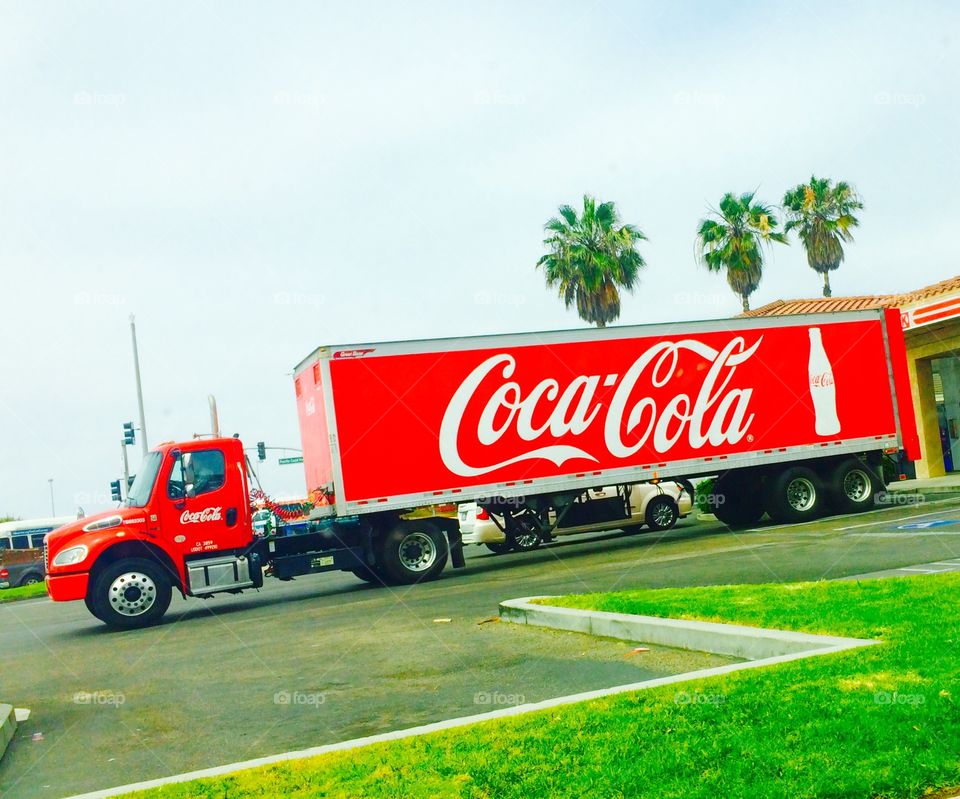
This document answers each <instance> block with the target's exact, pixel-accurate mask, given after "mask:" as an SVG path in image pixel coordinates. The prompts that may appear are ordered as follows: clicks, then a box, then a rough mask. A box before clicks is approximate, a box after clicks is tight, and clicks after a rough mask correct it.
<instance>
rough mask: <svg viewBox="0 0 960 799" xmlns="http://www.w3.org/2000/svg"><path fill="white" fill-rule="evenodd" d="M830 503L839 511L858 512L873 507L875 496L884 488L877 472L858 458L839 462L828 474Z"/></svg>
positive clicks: (827, 484) (827, 483)
mask: <svg viewBox="0 0 960 799" xmlns="http://www.w3.org/2000/svg"><path fill="white" fill-rule="evenodd" d="M826 486H827V491H828V492H829V494H830V504H831V505H832V506H833V509H834V510H835V511H836V512H837V513H857V512H859V511H864V510H869V509H870V508H871V507H873V497H874V495H875V494H876V493H877V492H878V491H882V490H883V483H881V482H880V478H878V477H877V475H876V473H875V472H874V471H873V470H872V469H871V468H870V467H869V466H867V465H866V464H864V463H863V462H862V461H860V460H859V459H857V458H847V459H846V460H843V461H841V462H840V463H838V464H837V465H836V466H835V467H834V468H833V469H832V470H831V471H830V473H829V474H828V475H827V482H826Z"/></svg>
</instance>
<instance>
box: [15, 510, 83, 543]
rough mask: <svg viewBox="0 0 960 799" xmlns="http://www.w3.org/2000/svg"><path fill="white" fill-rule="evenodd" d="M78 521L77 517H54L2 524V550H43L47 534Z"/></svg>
mask: <svg viewBox="0 0 960 799" xmlns="http://www.w3.org/2000/svg"><path fill="white" fill-rule="evenodd" d="M76 520H77V517H76V516H52V517H50V518H48V519H20V520H18V521H15V522H3V523H0V549H42V548H43V539H44V538H45V537H46V535H47V533H49V532H50V531H51V530H56V529H57V528H58V527H63V525H65V524H70V523H71V522H75V521H76Z"/></svg>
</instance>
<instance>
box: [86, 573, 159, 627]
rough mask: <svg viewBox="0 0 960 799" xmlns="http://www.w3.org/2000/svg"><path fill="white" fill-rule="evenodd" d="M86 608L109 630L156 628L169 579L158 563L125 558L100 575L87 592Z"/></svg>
mask: <svg viewBox="0 0 960 799" xmlns="http://www.w3.org/2000/svg"><path fill="white" fill-rule="evenodd" d="M89 590H90V593H89V594H88V599H89V603H88V607H89V606H90V605H92V606H93V615H94V616H96V617H97V618H98V619H100V620H101V621H102V622H103V623H104V624H106V625H108V626H110V627H117V628H119V629H123V630H131V629H136V628H138V627H148V626H149V625H151V624H156V623H157V622H158V621H160V619H161V618H162V617H163V614H164V613H166V612H167V608H168V607H169V606H170V597H171V595H172V590H171V582H170V577H169V576H168V575H167V573H166V571H165V570H164V569H163V567H162V566H160V565H159V564H158V563H156V562H154V561H150V560H146V559H144V558H126V559H124V560H118V561H117V562H116V563H111V564H110V565H109V566H107V567H106V568H105V569H103V571H101V572H100V573H99V574H98V575H97V577H96V579H94V581H93V585H92V587H91V588H90V589H89Z"/></svg>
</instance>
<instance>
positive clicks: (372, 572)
mask: <svg viewBox="0 0 960 799" xmlns="http://www.w3.org/2000/svg"><path fill="white" fill-rule="evenodd" d="M350 572H351V574H353V576H354V577H357V578H359V579H361V580H363V581H364V582H365V583H370V584H371V585H380V586H383V585H386V584H387V581H386V580H385V579H384V577H383V575H382V574H381V573H380V571H379V570H378V569H376V568H374V567H373V566H370V565H369V564H366V563H364V564H363V565H362V566H361V565H358V566H354V567H353V568H352V569H350Z"/></svg>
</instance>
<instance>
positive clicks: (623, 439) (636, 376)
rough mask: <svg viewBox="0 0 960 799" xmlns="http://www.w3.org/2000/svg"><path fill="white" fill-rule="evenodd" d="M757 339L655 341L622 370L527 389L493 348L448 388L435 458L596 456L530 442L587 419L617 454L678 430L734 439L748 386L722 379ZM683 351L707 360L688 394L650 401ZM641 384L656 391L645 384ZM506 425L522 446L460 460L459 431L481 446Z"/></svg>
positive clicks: (571, 433) (666, 439) (449, 463)
mask: <svg viewBox="0 0 960 799" xmlns="http://www.w3.org/2000/svg"><path fill="white" fill-rule="evenodd" d="M762 340H763V337H762V336H760V337H759V338H757V340H756V341H755V342H753V344H752V345H751V346H749V347H748V346H747V344H746V341H745V340H744V338H743V337H741V336H736V337H734V338H732V339H731V340H730V341H729V342H728V343H727V344H726V346H724V347H723V349H722V350H717V349H715V348H714V347H711V346H709V345H707V344H704V343H703V342H700V341H697V340H696V339H682V340H680V341H662V342H659V343H657V344H655V345H653V346H652V347H650V348H649V349H648V350H646V352H644V353H642V354H641V355H640V356H639V357H638V358H637V359H636V360H635V361H634V362H633V364H632V365H631V366H630V367H629V369H627V371H626V372H625V373H624V374H623V376H622V377H621V376H620V375H618V374H607V375H578V376H576V377H574V378H573V379H572V380H570V381H569V382H568V383H567V384H566V385H565V386H563V387H561V384H560V382H559V381H558V380H556V379H554V378H547V379H545V380H541V381H540V382H539V383H537V384H536V385H535V386H534V387H533V388H532V389H531V390H530V391H529V392H527V393H526V395H524V393H523V391H522V389H521V387H520V385H519V383H518V382H517V381H516V380H511V378H513V377H514V373H515V372H516V370H517V362H516V359H515V358H514V356H513V355H510V354H508V353H499V354H497V355H492V356H490V357H489V358H487V359H486V360H485V361H484V362H483V363H481V364H480V365H479V366H477V367H476V368H475V369H474V370H473V371H472V372H471V373H470V374H469V375H467V377H466V379H465V380H464V381H463V382H462V383H461V384H460V386H459V387H458V388H457V390H456V392H454V395H453V397H452V399H451V400H450V404H449V405H448V406H447V408H446V411H445V412H444V415H443V421H442V423H441V426H440V457H441V458H442V460H443V463H444V465H445V466H446V467H447V468H448V469H449V470H450V471H451V472H453V473H455V474H458V475H461V476H464V477H473V476H476V475H481V474H486V473H488V472H492V471H496V470H497V469H502V468H503V467H505V466H510V465H512V464H515V463H519V462H521V461H525V460H531V459H534V458H543V459H545V460H548V461H550V462H552V463H553V464H554V465H556V466H561V465H562V464H563V463H565V462H567V461H569V460H573V459H575V458H581V459H584V460H587V461H592V462H595V463H596V462H599V460H600V459H599V458H598V455H602V454H603V453H595V452H589V451H587V450H586V449H584V448H583V447H582V446H575V445H574V444H573V443H552V444H547V445H546V446H537V445H536V443H537V441H538V440H540V439H542V438H551V439H554V440H556V439H560V438H567V439H571V438H572V439H576V438H577V437H578V436H581V435H583V434H584V433H585V432H586V431H587V430H588V429H590V428H591V427H592V426H594V425H600V426H602V429H603V444H604V446H605V448H606V450H607V451H608V453H609V454H610V455H612V456H614V457H616V458H629V457H630V456H632V455H634V454H635V453H636V452H638V451H639V450H640V449H641V448H642V447H644V446H646V445H648V444H649V445H651V446H652V447H653V449H654V450H655V451H656V452H658V453H664V452H667V451H668V450H670V449H671V447H673V446H674V444H676V443H677V441H679V440H680V438H681V437H686V439H687V441H688V443H689V445H690V447H692V448H693V449H700V448H701V447H703V446H704V445H706V444H710V445H711V446H714V447H716V446H719V445H721V444H724V443H727V444H736V443H737V442H739V441H740V440H741V439H742V438H743V437H744V436H745V435H746V434H747V430H748V429H749V428H750V424H751V422H752V421H753V418H754V415H753V414H752V413H748V411H749V403H750V398H751V396H752V394H753V390H752V389H750V388H735V387H731V385H730V384H731V381H732V380H733V377H734V374H735V372H736V369H737V367H738V366H739V365H740V364H742V363H743V362H744V361H746V360H748V359H749V358H750V357H751V356H752V355H753V354H754V353H755V352H756V351H757V348H758V347H759V346H760V342H761V341H762ZM684 353H692V354H693V355H694V356H696V357H697V358H699V359H701V360H702V361H705V362H706V364H709V366H708V367H707V366H706V365H705V366H704V368H703V372H704V377H703V380H702V382H701V383H700V385H699V388H698V391H697V393H696V395H695V396H691V395H690V394H689V393H677V394H675V395H674V396H672V397H670V398H669V399H666V400H664V399H662V398H661V399H660V401H659V403H658V401H657V399H655V398H654V396H651V394H652V393H656V394H658V395H661V397H662V395H664V393H665V387H667V386H668V384H669V383H670V381H671V379H672V378H673V377H674V375H676V374H678V367H679V364H680V362H681V357H682V356H683V355H684ZM689 357H690V356H686V358H687V360H688V362H689ZM601 385H602V386H603V387H605V388H612V387H614V386H615V387H616V388H615V389H614V391H613V396H612V397H610V400H609V403H607V402H606V401H605V400H603V399H600V398H598V397H597V390H598V389H599V388H600V386H601ZM645 387H649V388H650V389H651V390H656V391H655V392H653V391H651V392H646V391H644V388H645ZM468 411H469V412H470V413H469V415H470V418H471V419H473V418H478V422H477V426H476V429H474V430H464V429H462V428H463V427H464V425H463V420H464V417H465V416H467V415H468ZM477 411H479V415H477ZM535 419H536V420H539V422H535V421H534V420H535ZM508 431H509V432H512V433H513V434H515V437H516V438H519V440H520V441H522V442H526V443H528V444H529V445H530V446H529V447H523V448H521V449H520V450H519V451H517V452H516V453H513V454H510V455H509V457H506V458H501V459H499V460H497V461H496V462H494V463H486V464H483V463H481V464H477V463H472V464H470V463H466V462H465V461H464V459H463V457H462V456H461V449H460V438H461V436H463V435H470V436H471V437H473V441H475V442H476V443H478V444H480V445H483V446H485V447H489V446H492V445H494V444H496V443H497V442H499V441H500V440H501V439H502V438H504V436H505V435H506V434H507V433H508ZM513 437H514V436H510V437H509V438H513Z"/></svg>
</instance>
